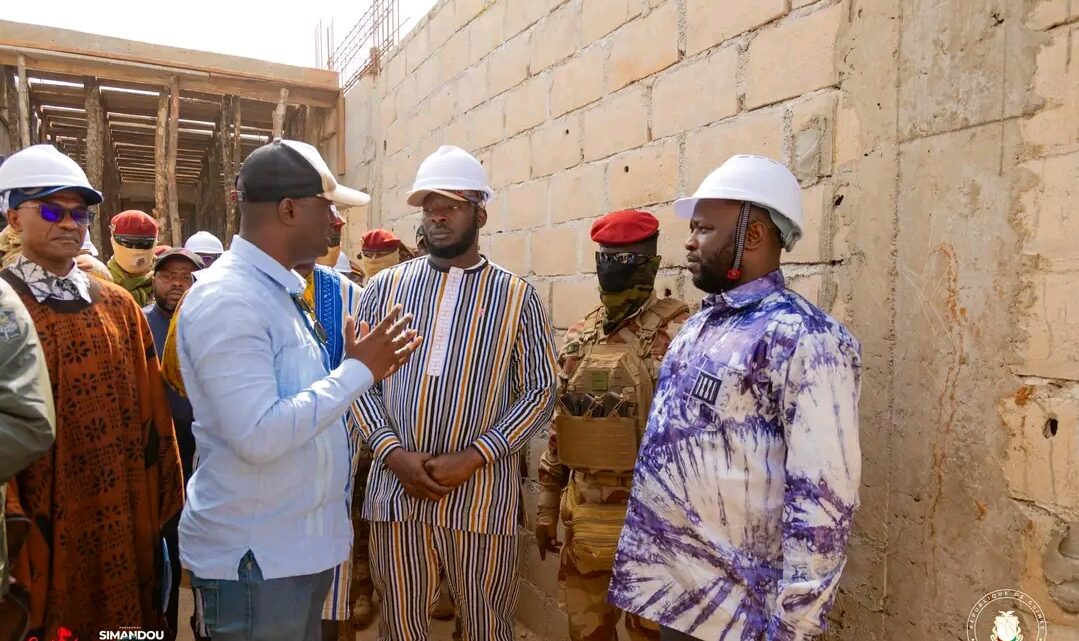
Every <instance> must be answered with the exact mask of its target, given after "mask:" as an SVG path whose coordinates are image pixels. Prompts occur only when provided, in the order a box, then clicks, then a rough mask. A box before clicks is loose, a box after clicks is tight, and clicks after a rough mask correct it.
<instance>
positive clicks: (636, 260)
mask: <svg viewBox="0 0 1079 641" xmlns="http://www.w3.org/2000/svg"><path fill="white" fill-rule="evenodd" d="M652 258H653V256H649V255H647V254H638V253H635V252H618V253H617V254H608V253H606V252H596V263H597V264H599V263H617V264H619V265H626V266H627V267H640V266H642V265H647V264H648V261H650V260H652Z"/></svg>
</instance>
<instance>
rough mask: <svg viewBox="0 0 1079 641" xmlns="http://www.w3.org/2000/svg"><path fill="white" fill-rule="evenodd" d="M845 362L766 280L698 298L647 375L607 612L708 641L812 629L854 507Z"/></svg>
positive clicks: (850, 382)
mask: <svg viewBox="0 0 1079 641" xmlns="http://www.w3.org/2000/svg"><path fill="white" fill-rule="evenodd" d="M859 350H860V348H859V345H858V341H857V340H856V339H855V338H854V337H853V336H851V334H850V333H849V332H848V331H847V330H846V329H845V328H844V327H843V326H842V325H840V324H839V323H838V322H837V321H835V320H834V319H832V318H831V317H829V316H828V315H827V314H825V313H824V312H822V311H821V310H820V309H818V308H816V307H814V306H813V305H811V304H810V303H809V302H807V301H806V300H805V299H804V298H802V297H801V296H799V295H797V294H795V293H793V292H791V291H790V290H787V289H786V287H785V282H784V279H783V274H782V273H781V272H779V271H775V272H772V273H771V274H769V275H767V276H765V277H763V278H760V279H757V280H755V281H753V282H750V283H747V284H745V285H743V286H741V287H738V288H737V289H734V290H732V291H730V292H726V293H724V294H722V295H718V296H712V297H710V298H709V299H708V300H706V301H705V303H704V308H703V309H702V310H701V311H700V312H698V313H697V314H695V315H694V316H693V317H691V318H690V319H689V320H688V321H686V324H685V325H684V326H683V328H682V331H681V332H680V333H679V334H678V336H677V337H676V338H675V339H674V342H673V343H672V344H671V347H670V350H669V351H668V352H667V357H666V359H664V361H663V366H662V368H661V370H660V376H659V382H658V384H657V387H656V395H655V399H654V400H653V404H652V411H651V415H650V416H649V421H648V430H647V433H646V434H645V436H644V442H643V443H642V445H641V452H640V456H639V458H638V460H637V468H636V471H635V473H634V479H633V491H632V497H631V498H630V503H629V511H628V513H627V515H626V524H625V528H624V529H623V531H622V538H621V541H620V542H619V547H618V553H617V556H616V558H615V567H614V576H613V578H612V580H611V592H610V601H611V603H612V604H614V605H616V606H618V607H620V608H622V609H625V610H628V611H630V612H633V613H635V614H638V615H640V616H642V617H644V618H646V619H650V620H653V621H657V622H659V623H661V624H663V625H665V626H667V627H670V628H674V629H675V630H679V631H682V632H685V633H687V634H691V635H693V636H695V637H698V638H701V639H708V640H725V641H735V640H737V641H750V640H754V641H756V640H758V639H768V640H769V641H773V640H787V639H803V638H811V637H813V636H815V635H817V634H819V633H820V632H821V631H822V630H823V628H824V627H825V625H826V616H827V613H828V609H829V608H830V607H831V604H832V600H833V598H834V596H835V591H836V585H837V583H838V581H839V576H840V574H841V573H842V571H843V566H844V564H845V562H846V545H847V538H848V536H849V534H850V528H851V519H852V518H853V514H854V509H855V507H857V505H858V485H859V477H860V475H861V453H860V450H859V446H858V393H859V381H860V377H859V367H860V362H859V361H860V357H859Z"/></svg>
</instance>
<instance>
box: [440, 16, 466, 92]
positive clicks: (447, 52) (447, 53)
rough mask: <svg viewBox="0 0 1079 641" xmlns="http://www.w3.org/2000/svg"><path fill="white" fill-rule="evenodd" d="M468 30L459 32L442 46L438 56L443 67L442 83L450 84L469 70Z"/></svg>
mask: <svg viewBox="0 0 1079 641" xmlns="http://www.w3.org/2000/svg"><path fill="white" fill-rule="evenodd" d="M468 46H469V40H468V30H467V29H466V30H464V31H458V32H457V33H455V34H453V36H451V37H450V39H449V40H447V41H446V43H445V44H444V45H442V49H441V50H439V52H438V55H437V56H436V58H437V60H438V62H439V64H440V65H441V66H442V81H443V82H448V81H450V80H452V79H454V78H456V77H457V76H458V75H459V74H460V73H461V72H462V71H464V70H465V69H467V68H468Z"/></svg>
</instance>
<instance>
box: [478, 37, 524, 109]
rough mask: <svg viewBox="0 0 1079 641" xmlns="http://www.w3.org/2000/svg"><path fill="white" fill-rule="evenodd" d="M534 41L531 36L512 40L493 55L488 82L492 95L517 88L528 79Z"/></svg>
mask: <svg viewBox="0 0 1079 641" xmlns="http://www.w3.org/2000/svg"><path fill="white" fill-rule="evenodd" d="M531 46H532V41H531V39H530V37H529V34H527V33H526V34H523V35H521V36H518V37H516V38H514V39H513V40H510V41H509V42H507V43H505V44H504V45H502V46H501V47H499V48H498V49H496V50H495V52H494V53H493V54H492V55H491V60H490V71H489V76H488V80H489V82H490V90H491V94H492V95H496V96H497V95H498V94H500V93H502V92H503V91H506V90H507V89H510V88H511V87H515V86H517V85H518V84H520V83H521V81H522V80H524V79H525V78H527V77H528V57H529V55H530V52H531Z"/></svg>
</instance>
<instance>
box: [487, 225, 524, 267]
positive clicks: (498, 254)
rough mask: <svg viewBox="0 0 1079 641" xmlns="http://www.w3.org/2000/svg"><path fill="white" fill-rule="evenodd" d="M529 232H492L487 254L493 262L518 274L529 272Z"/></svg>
mask: <svg viewBox="0 0 1079 641" xmlns="http://www.w3.org/2000/svg"><path fill="white" fill-rule="evenodd" d="M528 241H529V234H528V233H527V232H499V233H495V234H492V235H491V236H490V237H489V239H488V242H487V246H488V247H489V248H490V249H488V250H487V256H488V258H490V259H491V262H493V263H495V264H496V265H499V266H501V267H504V268H506V269H508V270H509V271H511V272H513V273H514V274H517V275H518V276H520V275H524V274H527V273H528Z"/></svg>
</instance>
